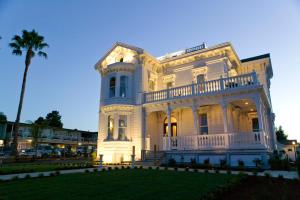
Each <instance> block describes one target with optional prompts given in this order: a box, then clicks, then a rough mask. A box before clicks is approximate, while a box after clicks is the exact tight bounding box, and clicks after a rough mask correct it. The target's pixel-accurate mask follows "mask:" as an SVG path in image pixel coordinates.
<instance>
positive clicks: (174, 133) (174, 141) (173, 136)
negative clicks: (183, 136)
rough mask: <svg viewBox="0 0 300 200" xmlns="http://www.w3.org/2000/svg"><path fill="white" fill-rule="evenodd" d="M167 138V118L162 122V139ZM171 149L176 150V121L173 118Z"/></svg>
mask: <svg viewBox="0 0 300 200" xmlns="http://www.w3.org/2000/svg"><path fill="white" fill-rule="evenodd" d="M168 136H169V130H168V118H166V119H165V121H164V137H168ZM171 148H172V149H176V148H177V120H176V119H175V118H174V117H171Z"/></svg>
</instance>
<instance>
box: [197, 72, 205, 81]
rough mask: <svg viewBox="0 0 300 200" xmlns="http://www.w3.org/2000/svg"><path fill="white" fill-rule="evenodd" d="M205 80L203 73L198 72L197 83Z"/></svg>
mask: <svg viewBox="0 0 300 200" xmlns="http://www.w3.org/2000/svg"><path fill="white" fill-rule="evenodd" d="M203 82H205V75H204V74H199V75H198V76H197V83H203Z"/></svg>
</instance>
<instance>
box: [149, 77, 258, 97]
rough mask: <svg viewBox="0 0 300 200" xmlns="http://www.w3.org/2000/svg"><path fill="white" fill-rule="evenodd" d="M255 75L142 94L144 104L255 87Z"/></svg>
mask: <svg viewBox="0 0 300 200" xmlns="http://www.w3.org/2000/svg"><path fill="white" fill-rule="evenodd" d="M257 84H258V82H257V77H256V73H255V72H252V73H250V74H243V75H240V76H234V77H229V78H220V79H217V80H211V81H206V82H203V83H197V84H191V85H185V86H180V87H175V88H170V89H166V90H159V91H154V92H149V93H145V94H144V102H145V103H151V102H156V101H163V100H171V99H176V98H182V97H189V96H195V95H202V94H207V93H213V92H219V91H223V90H230V89H233V88H243V87H249V86H252V85H257Z"/></svg>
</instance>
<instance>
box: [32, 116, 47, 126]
mask: <svg viewBox="0 0 300 200" xmlns="http://www.w3.org/2000/svg"><path fill="white" fill-rule="evenodd" d="M34 123H35V124H39V125H47V121H46V120H45V119H44V117H39V118H37V120H35V121H34Z"/></svg>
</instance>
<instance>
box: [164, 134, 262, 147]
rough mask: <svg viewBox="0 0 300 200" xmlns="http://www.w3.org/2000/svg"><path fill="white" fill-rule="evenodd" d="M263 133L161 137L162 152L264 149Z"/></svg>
mask: <svg viewBox="0 0 300 200" xmlns="http://www.w3.org/2000/svg"><path fill="white" fill-rule="evenodd" d="M265 138H267V136H266V135H265V133H264V132H253V133H226V134H211V135H189V136H178V137H163V151H169V150H178V151H182V150H191V151H195V150H232V149H265V148H266V147H267V144H266V141H265Z"/></svg>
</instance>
